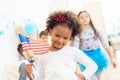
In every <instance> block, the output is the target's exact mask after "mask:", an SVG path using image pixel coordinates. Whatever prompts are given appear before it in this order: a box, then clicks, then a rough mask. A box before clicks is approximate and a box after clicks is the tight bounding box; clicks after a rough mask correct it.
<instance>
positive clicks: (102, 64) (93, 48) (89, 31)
mask: <svg viewBox="0 0 120 80" xmlns="http://www.w3.org/2000/svg"><path fill="white" fill-rule="evenodd" d="M78 18H79V21H80V25H81V30H82V31H81V33H80V34H78V35H77V36H76V37H75V39H74V40H73V46H74V47H77V48H79V49H80V50H82V51H83V52H84V53H85V54H87V55H88V56H89V57H90V58H91V59H93V60H94V61H95V62H96V64H97V65H98V70H97V71H96V74H95V75H94V76H92V77H91V80H101V73H102V71H103V70H104V69H105V68H107V67H108V65H109V63H110V62H111V63H112V65H113V67H116V63H115V61H114V59H113V55H112V54H113V53H112V51H111V48H110V47H109V45H108V43H106V42H105V40H104V37H103V34H102V32H101V31H100V30H99V29H98V28H95V27H94V25H93V23H92V20H91V18H90V15H89V14H88V12H86V11H81V12H79V14H78ZM99 40H100V42H101V43H102V46H103V48H104V50H103V49H101V48H100V45H99ZM107 53H108V54H107ZM108 55H109V56H108ZM109 57H110V59H109ZM78 64H79V66H80V68H81V69H82V70H83V71H84V69H85V66H84V65H82V64H80V62H78Z"/></svg>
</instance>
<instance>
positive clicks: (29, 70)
mask: <svg viewBox="0 0 120 80" xmlns="http://www.w3.org/2000/svg"><path fill="white" fill-rule="evenodd" d="M32 66H33V64H27V65H25V67H24V69H25V71H26V74H27V76H28V78H29V79H30V80H33V79H34V74H33V70H32Z"/></svg>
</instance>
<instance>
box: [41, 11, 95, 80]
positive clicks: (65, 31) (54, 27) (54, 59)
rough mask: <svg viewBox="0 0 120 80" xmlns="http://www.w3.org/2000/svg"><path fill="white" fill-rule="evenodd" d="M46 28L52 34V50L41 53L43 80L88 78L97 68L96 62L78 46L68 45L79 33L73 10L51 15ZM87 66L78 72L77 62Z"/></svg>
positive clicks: (82, 79)
mask: <svg viewBox="0 0 120 80" xmlns="http://www.w3.org/2000/svg"><path fill="white" fill-rule="evenodd" d="M46 24H47V25H46V27H47V28H46V30H47V31H48V32H49V35H50V36H51V45H50V51H49V52H48V53H46V54H42V55H41V61H42V69H43V74H44V79H41V80H87V79H88V78H89V77H91V76H92V75H93V74H94V73H95V72H96V70H97V65H96V64H95V62H94V61H93V60H92V59H90V58H89V57H88V56H87V55H85V54H84V53H83V52H82V51H80V50H79V49H77V48H74V47H70V46H67V44H68V42H69V40H70V39H71V38H74V36H76V34H78V33H79V27H80V24H79V21H78V18H77V16H76V14H75V13H73V12H72V11H58V12H53V13H52V14H50V15H49V17H48V19H47V23H46ZM77 61H79V62H80V63H81V64H83V65H85V66H86V69H85V70H84V71H83V72H77V71H75V70H76V63H77Z"/></svg>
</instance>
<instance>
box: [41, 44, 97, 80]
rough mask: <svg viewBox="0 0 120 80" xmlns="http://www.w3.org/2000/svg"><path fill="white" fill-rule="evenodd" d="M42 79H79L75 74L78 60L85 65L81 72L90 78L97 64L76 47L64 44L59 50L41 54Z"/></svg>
mask: <svg viewBox="0 0 120 80" xmlns="http://www.w3.org/2000/svg"><path fill="white" fill-rule="evenodd" d="M41 56H42V57H41V60H42V67H43V70H44V71H43V72H44V73H43V74H44V75H45V79H44V80H55V79H57V78H58V80H59V79H60V80H79V79H78V77H77V76H76V75H75V69H76V63H77V61H79V62H80V63H81V64H84V65H85V66H86V70H85V71H84V72H82V73H81V74H83V75H84V77H85V78H86V79H88V78H90V77H91V76H92V75H93V74H94V73H95V72H96V70H97V65H96V64H95V62H93V61H92V60H91V59H90V58H89V57H88V56H87V55H85V54H84V53H83V52H82V51H80V50H79V49H77V48H74V47H70V46H65V47H64V48H62V49H61V50H59V51H53V52H48V53H46V54H43V55H41Z"/></svg>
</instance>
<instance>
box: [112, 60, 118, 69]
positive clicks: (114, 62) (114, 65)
mask: <svg viewBox="0 0 120 80" xmlns="http://www.w3.org/2000/svg"><path fill="white" fill-rule="evenodd" d="M111 64H112V66H113V68H116V67H117V64H116V60H115V59H111Z"/></svg>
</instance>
